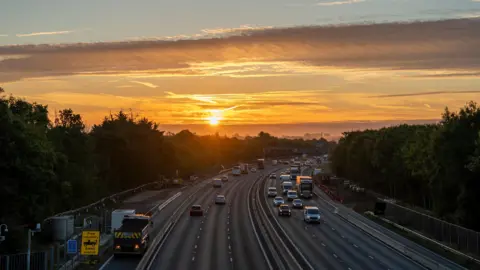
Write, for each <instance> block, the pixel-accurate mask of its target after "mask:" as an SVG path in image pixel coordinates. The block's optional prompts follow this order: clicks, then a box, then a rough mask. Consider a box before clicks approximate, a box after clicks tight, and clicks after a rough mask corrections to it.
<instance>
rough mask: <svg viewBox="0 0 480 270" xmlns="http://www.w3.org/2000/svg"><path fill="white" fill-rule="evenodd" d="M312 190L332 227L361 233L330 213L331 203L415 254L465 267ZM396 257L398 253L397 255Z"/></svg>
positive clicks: (455, 267) (453, 265)
mask: <svg viewBox="0 0 480 270" xmlns="http://www.w3.org/2000/svg"><path fill="white" fill-rule="evenodd" d="M310 172H311V171H305V173H306V174H309V173H310ZM314 191H315V193H316V194H317V195H319V196H320V198H316V200H315V201H316V205H317V206H319V207H321V208H320V209H321V210H322V209H323V212H324V216H325V217H326V218H328V219H329V220H331V221H332V224H331V225H332V227H335V226H337V225H342V224H343V227H345V228H346V229H347V230H348V231H352V232H354V233H356V234H363V233H362V232H361V231H359V229H358V228H356V227H354V226H353V225H351V224H349V223H348V222H347V221H345V220H343V219H341V218H340V217H338V216H337V215H335V214H334V213H332V205H333V206H335V207H337V208H338V209H339V211H342V212H346V213H348V214H350V215H352V216H354V217H355V218H356V219H357V220H360V221H361V222H363V223H365V224H367V225H368V226H370V227H372V228H374V229H376V230H377V231H379V232H381V233H383V234H385V235H387V236H389V237H390V238H392V239H393V240H395V241H397V242H399V243H401V244H403V245H405V246H408V247H409V248H411V249H412V250H414V251H415V253H416V254H422V255H424V256H426V257H428V258H430V259H432V260H433V261H435V262H437V263H440V264H442V265H444V266H446V267H448V268H449V269H465V268H464V267H462V266H460V265H458V264H456V263H454V262H452V261H450V260H448V259H447V258H445V257H443V256H441V255H439V254H437V253H435V252H433V251H430V250H428V249H426V248H424V247H422V246H420V245H418V244H416V243H415V242H413V241H410V240H409V239H407V238H405V237H403V236H401V235H398V234H396V233H395V232H392V231H390V230H388V229H387V228H385V227H383V226H381V225H379V224H377V223H375V222H374V221H372V220H370V219H368V218H366V217H364V216H363V215H361V214H359V213H357V212H355V211H353V210H352V209H350V208H347V207H345V206H344V205H342V204H340V203H336V202H334V201H332V200H331V199H330V198H329V197H328V196H327V195H326V194H325V193H323V192H322V191H321V190H320V189H319V188H316V189H315V190H314ZM348 225H350V226H348ZM349 228H350V229H349ZM364 235H365V234H364ZM364 238H365V239H367V238H370V239H372V238H371V237H368V236H366V237H364ZM362 239H363V238H362ZM362 241H363V240H362ZM374 241H375V242H376V240H374ZM384 249H385V248H384ZM379 251H382V250H381V249H378V250H372V252H375V253H378V252H379ZM392 252H393V251H392ZM397 254H398V253H397ZM397 257H398V255H397ZM403 259H404V260H406V258H405V257H403ZM387 265H388V266H389V267H390V265H391V264H387ZM394 266H395V264H393V266H391V267H390V269H407V268H402V267H399V266H401V264H398V266H397V267H396V268H395V267H394ZM408 269H410V268H408ZM412 269H415V268H412Z"/></svg>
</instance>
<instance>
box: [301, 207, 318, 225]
mask: <svg viewBox="0 0 480 270" xmlns="http://www.w3.org/2000/svg"><path fill="white" fill-rule="evenodd" d="M304 209H305V210H303V220H304V221H305V222H307V223H320V222H321V216H320V210H319V209H318V207H315V206H306V207H305V208H304Z"/></svg>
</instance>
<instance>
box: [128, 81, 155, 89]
mask: <svg viewBox="0 0 480 270" xmlns="http://www.w3.org/2000/svg"><path fill="white" fill-rule="evenodd" d="M131 82H132V83H137V84H140V85H143V86H146V87H150V88H157V87H158V86H157V85H155V84H153V83H149V82H141V81H131Z"/></svg>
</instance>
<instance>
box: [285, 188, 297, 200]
mask: <svg viewBox="0 0 480 270" xmlns="http://www.w3.org/2000/svg"><path fill="white" fill-rule="evenodd" d="M297 198H298V194H297V191H295V190H289V191H287V200H289V201H293V200H295V199H297Z"/></svg>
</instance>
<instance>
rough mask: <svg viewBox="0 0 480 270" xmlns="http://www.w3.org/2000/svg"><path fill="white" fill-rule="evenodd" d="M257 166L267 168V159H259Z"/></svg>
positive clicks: (260, 168) (261, 168)
mask: <svg viewBox="0 0 480 270" xmlns="http://www.w3.org/2000/svg"><path fill="white" fill-rule="evenodd" d="M257 167H258V169H259V170H263V169H265V160H264V159H257Z"/></svg>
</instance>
